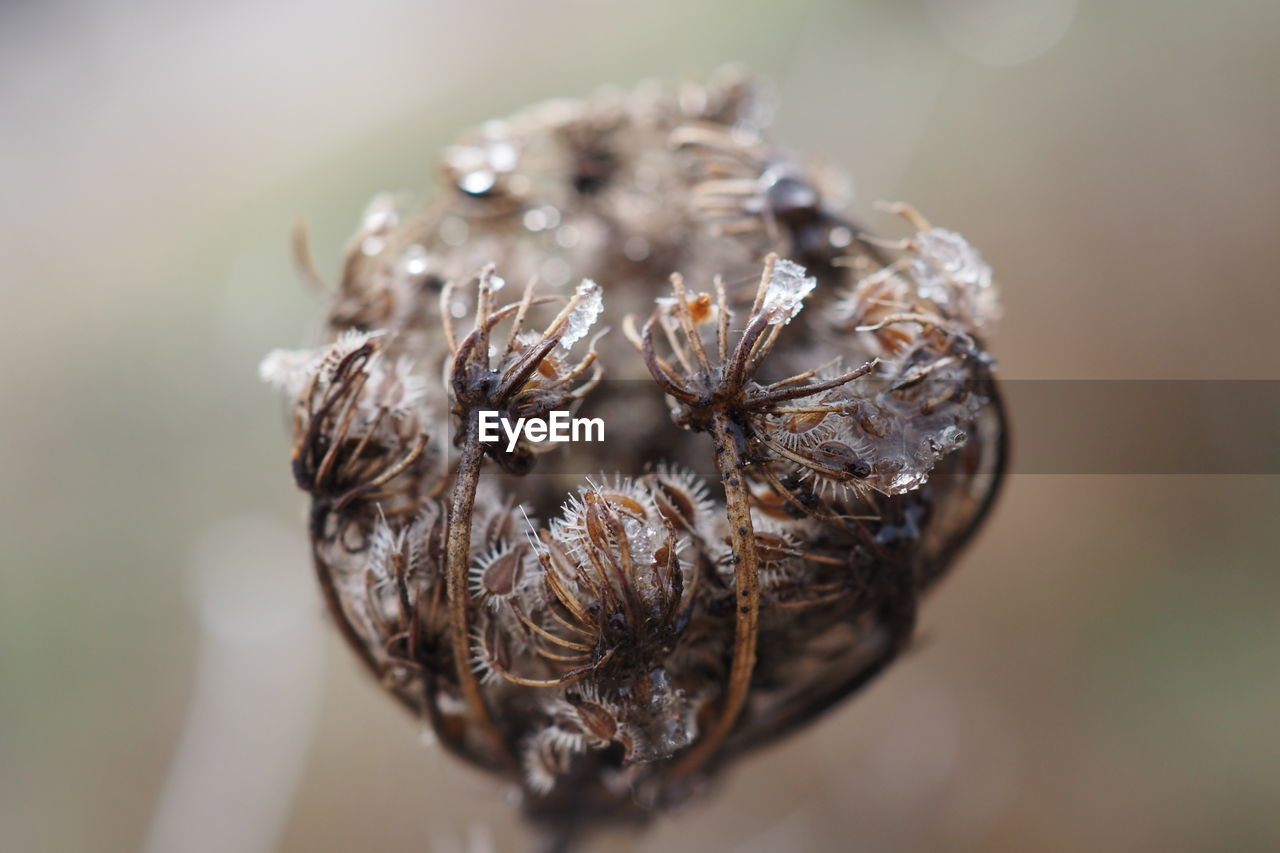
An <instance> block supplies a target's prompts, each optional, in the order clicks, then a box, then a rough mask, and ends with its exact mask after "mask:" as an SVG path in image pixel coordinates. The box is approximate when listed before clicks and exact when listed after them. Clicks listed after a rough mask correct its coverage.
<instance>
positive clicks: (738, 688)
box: [672, 412, 760, 777]
mask: <svg viewBox="0 0 1280 853" xmlns="http://www.w3.org/2000/svg"><path fill="white" fill-rule="evenodd" d="M711 437H712V440H713V441H714V442H715V459H716V467H717V468H719V470H720V480H721V482H722V483H723V485H724V496H725V510H726V514H727V516H728V519H729V530H730V544H731V545H732V548H733V561H734V566H733V577H734V587H735V590H736V596H737V601H736V607H735V611H736V613H737V621H736V623H735V628H734V637H733V664H732V665H731V667H730V669H729V680H728V684H727V685H726V686H725V693H724V701H723V705H722V707H721V709H720V715H719V717H717V718H716V721H715V723H714V724H712V726H711V728H710V729H708V731H707V733H706V734H705V735H703V736H702V737H701V738H699V739H698V742H697V743H696V744H694V746H693V748H692V749H690V750H689V751H688V752H687V753H685V754H684V756H682V757H681V759H680V760H679V761H678V762H677V763H676V765H675V767H674V768H673V771H672V772H673V773H674V774H675V775H676V776H677V777H683V776H688V775H689V774H691V773H693V772H694V771H696V770H697V769H698V768H700V767H702V766H703V765H704V764H705V763H706V762H707V761H708V760H709V759H710V758H711V756H712V755H713V754H714V753H715V750H716V748H717V747H718V746H719V745H720V744H721V742H723V741H724V739H725V737H726V736H727V735H728V734H729V732H730V731H731V730H732V729H733V725H734V723H736V722H737V720H738V715H739V714H740V713H741V711H742V706H743V705H744V704H745V703H746V699H747V691H748V689H749V688H750V687H751V674H752V672H753V670H754V669H755V665H756V638H757V636H758V634H759V622H760V557H759V554H758V553H757V551H756V538H755V530H754V527H753V525H752V523H751V507H750V504H749V503H748V499H747V486H746V483H744V482H743V480H742V470H741V469H742V457H741V455H740V454H739V453H738V446H737V443H736V436H735V428H734V427H733V425H732V424H731V423H730V422H729V419H728V418H727V417H726V416H725V414H724V413H723V412H717V413H716V414H715V415H714V416H713V418H712V421H711Z"/></svg>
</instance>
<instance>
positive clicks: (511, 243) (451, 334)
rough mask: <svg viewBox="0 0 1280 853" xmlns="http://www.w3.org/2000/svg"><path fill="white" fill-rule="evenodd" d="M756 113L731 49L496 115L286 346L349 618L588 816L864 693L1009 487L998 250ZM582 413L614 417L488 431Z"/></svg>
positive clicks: (332, 591)
mask: <svg viewBox="0 0 1280 853" xmlns="http://www.w3.org/2000/svg"><path fill="white" fill-rule="evenodd" d="M766 112H767V110H765V109H763V108H762V106H761V103H760V101H759V99H758V98H757V97H756V95H755V94H754V89H753V87H752V86H751V85H750V84H749V82H748V80H747V78H745V77H743V76H742V75H740V74H736V73H729V74H726V75H722V76H720V77H717V78H715V79H713V80H712V82H710V83H708V84H707V85H704V86H693V85H686V86H681V87H677V88H675V89H666V88H663V87H660V86H657V85H648V86H644V87H641V88H640V89H639V90H637V91H635V92H632V93H621V92H616V91H614V92H608V93H602V94H601V95H599V96H596V97H593V98H588V99H584V100H561V101H555V102H551V103H548V104H543V105H538V106H535V107H532V108H529V109H527V110H524V111H522V112H520V113H518V114H516V115H514V116H511V117H510V118H508V119H505V120H502V121H495V122H489V123H486V124H485V125H483V126H482V127H481V128H479V129H477V130H476V131H473V132H471V133H468V134H466V135H465V136H464V137H463V138H462V139H461V140H460V141H459V143H458V144H457V145H455V146H453V147H451V148H449V149H447V150H446V152H445V154H444V157H443V161H442V164H441V167H440V173H441V175H442V176H443V178H444V180H443V185H442V186H441V188H440V190H439V192H438V193H437V196H436V198H435V200H434V201H432V202H431V203H429V204H428V205H427V206H426V207H425V209H423V210H421V211H418V212H416V213H415V214H413V215H412V216H402V215H401V213H400V212H399V210H398V208H397V206H396V205H395V203H394V200H393V199H392V198H391V197H389V196H379V197H378V198H376V199H375V200H374V203H373V204H371V205H370V208H369V209H368V210H367V211H366V213H365V215H364V218H363V219H362V221H361V223H360V225H359V228H358V230H357V233H356V236H355V238H354V240H353V241H352V244H351V246H350V247H349V249H348V252H347V257H346V260H345V262H344V264H343V268H342V273H341V276H340V280H339V282H338V284H337V288H336V291H335V292H334V294H333V301H332V306H331V309H330V314H329V324H330V340H329V343H328V344H326V345H325V346H323V347H321V348H319V349H317V350H314V351H308V352H277V353H273V354H272V355H270V356H269V357H268V358H267V360H266V361H265V362H264V363H263V368H262V373H263V377H264V378H265V379H268V380H269V381H272V382H274V383H275V384H277V385H278V386H279V387H281V388H282V389H283V390H284V391H285V393H286V394H287V395H288V396H289V398H290V400H291V401H292V414H293V471H294V478H295V480H296V482H297V483H298V485H299V486H300V487H301V488H302V489H303V490H305V491H306V492H308V493H309V494H310V496H311V501H312V510H311V528H310V532H311V537H312V542H313V547H314V555H315V563H316V571H317V576H318V579H319V581H320V584H321V587H322V589H323V590H324V593H325V596H326V600H327V603H328V605H329V608H330V610H331V611H332V613H333V615H334V616H335V618H336V620H337V622H338V624H339V626H340V628H341V630H342V631H343V633H344V635H345V636H346V638H347V640H348V641H349V642H350V644H351V645H352V647H353V648H354V649H355V650H356V652H357V653H358V654H359V655H360V657H361V659H362V660H363V661H364V662H365V664H366V665H367V666H368V667H369V669H370V670H371V671H372V672H373V673H374V674H375V675H376V676H377V678H378V679H379V680H380V681H381V683H382V684H384V685H385V686H386V687H387V689H388V690H390V691H391V692H392V694H393V695H395V696H396V697H397V699H399V700H400V701H401V702H402V703H403V704H404V705H405V706H406V707H407V708H408V709H409V710H410V711H411V712H413V713H414V714H417V715H419V716H421V717H422V718H423V719H425V720H426V721H427V722H428V723H429V724H430V725H431V726H432V727H433V728H434V730H435V731H436V732H437V734H438V737H439V740H440V742H441V743H442V744H443V745H444V746H445V747H446V748H447V749H448V750H449V751H451V752H452V753H454V754H455V755H457V756H459V757H461V758H463V759H465V760H468V761H470V762H472V763H474V764H476V765H478V766H481V767H484V768H486V769H488V770H491V771H493V772H494V773H495V774H498V775H500V776H501V777H503V778H506V779H509V780H511V781H513V782H516V783H518V784H519V785H520V787H521V788H522V789H523V790H524V792H525V794H526V797H525V801H524V805H525V810H526V812H527V813H528V814H529V816H530V817H531V818H533V819H535V820H538V821H540V822H542V823H543V824H545V825H547V826H549V827H551V828H552V829H553V830H554V831H555V832H557V833H558V834H559V835H560V836H561V837H562V838H568V837H570V836H572V835H574V834H575V833H576V832H577V831H578V830H579V829H581V828H582V827H583V826H584V825H586V824H589V823H592V822H603V821H610V820H619V821H635V820H643V819H644V818H645V817H646V816H647V815H648V814H650V813H652V812H653V811H654V810H656V809H660V808H663V807H668V806H673V805H676V804H679V803H680V802H682V801H684V800H685V799H687V798H688V796H689V795H690V794H691V793H692V792H694V791H696V790H697V789H698V788H699V787H700V785H701V783H702V782H704V781H705V780H708V779H710V778H712V777H713V776H714V775H715V773H716V772H717V771H718V770H719V769H720V768H722V767H723V766H725V765H726V764H728V763H729V762H731V761H732V760H734V759H735V758H737V757H738V756H740V755H742V754H744V753H745V752H747V751H749V750H750V749H752V748H754V747H756V746H759V745H761V744H764V743H768V742H770V741H772V740H775V739H777V738H779V737H781V736H783V735H785V734H787V733H788V732H790V731H793V730H795V729H796V728H797V727H799V726H801V725H803V724H804V723H806V722H807V721H809V720H811V719H813V718H814V717H816V716H817V715H819V714H821V713H822V712H823V711H824V710H826V709H827V708H829V707H831V706H832V705H834V704H835V703H837V702H839V701H840V700H842V699H843V698H845V697H847V696H848V695H850V694H851V693H853V692H855V691H857V690H858V689H859V688H860V687H861V686H863V685H864V684H866V683H867V682H868V681H869V680H871V679H872V678H873V677H874V676H875V675H876V674H877V673H878V672H880V671H882V670H883V669H884V668H885V667H886V666H887V665H889V664H890V663H891V662H892V661H893V660H894V658H895V657H896V656H897V655H898V654H899V653H900V652H901V651H902V649H903V648H905V647H906V645H907V644H908V643H909V641H910V638H911V635H912V632H913V629H914V625H915V616H916V609H917V604H918V601H919V599H920V596H921V595H922V594H923V593H924V591H925V590H926V589H927V588H928V587H929V586H930V584H931V583H932V582H933V581H934V580H935V579H936V578H937V577H938V576H939V575H941V574H942V573H943V572H944V571H945V570H946V569H947V567H948V566H949V565H950V564H951V563H952V561H953V560H954V558H955V556H956V554H957V553H958V552H959V550H960V549H961V548H962V547H963V546H964V544H965V543H966V542H967V541H968V539H969V538H970V537H971V536H972V534H973V532H974V531H975V530H976V529H977V527H978V525H979V524H980V523H981V521H982V519H983V517H984V516H985V514H986V513H987V511H988V509H989V508H990V506H991V502H992V500H993V497H994V495H995V493H996V490H997V486H998V482H999V476H1000V469H1001V464H1002V459H1003V455H1002V454H1003V443H1004V421H1003V413H1002V410H1001V407H1000V402H999V397H998V395H997V392H996V389H995V387H994V386H993V384H992V383H991V382H990V381H989V380H990V376H991V369H992V362H991V359H990V358H989V357H988V356H987V355H986V353H985V350H984V348H983V342H982V339H981V338H980V336H979V335H980V333H981V332H982V331H984V330H985V329H986V328H987V327H988V325H989V324H990V322H991V321H992V320H993V319H994V318H995V316H996V314H997V313H998V301H997V297H996V291H995V288H994V285H993V284H992V277H991V271H990V268H989V267H988V266H987V265H986V264H985V262H984V261H983V260H982V259H981V257H980V256H979V255H978V253H977V252H976V251H975V250H974V249H973V248H972V247H971V246H969V244H968V243H967V242H966V241H965V240H964V239H963V238H962V237H960V236H959V235H958V234H956V233H955V232H953V231H948V230H944V229H940V228H935V227H933V226H931V225H930V224H929V223H927V222H926V221H925V220H924V219H923V218H922V217H920V216H919V214H917V213H915V211H913V210H911V209H910V208H907V207H905V206H897V207H894V208H893V210H895V211H896V212H898V213H899V214H901V215H902V217H903V218H904V220H905V221H906V222H907V223H908V225H909V226H910V227H911V229H912V233H911V234H910V235H909V236H907V237H906V238H905V239H902V240H898V241H888V240H883V239H880V238H877V237H874V236H872V235H869V234H867V233H865V232H864V231H863V230H862V229H861V228H859V227H858V226H857V224H856V223H855V222H854V221H853V220H852V219H851V218H850V217H849V216H848V214H847V213H845V212H844V210H843V209H842V201H841V193H839V192H837V191H835V190H833V189H832V187H834V186H837V185H838V181H836V180H834V179H833V178H832V177H831V172H830V170H828V169H826V168H824V167H822V166H820V165H814V164H811V163H801V162H799V161H798V160H796V159H795V158H794V157H791V156H790V155H788V154H786V153H785V152H781V151H779V150H777V149H774V148H772V147H770V146H769V145H768V144H767V143H766V142H765V141H764V137H763V120H762V117H763V116H764V115H765V114H766ZM297 246H298V248H299V255H300V259H301V260H302V262H303V265H304V270H306V271H307V274H308V275H309V276H311V277H316V273H315V272H314V270H313V268H312V267H311V266H310V263H309V261H308V260H307V259H306V251H305V249H306V244H305V239H302V238H299V240H298V243H297ZM673 271H674V273H673ZM507 279H510V280H512V281H520V282H524V283H526V285H525V287H524V288H523V290H522V291H520V294H519V295H518V296H514V297H512V298H511V299H510V300H509V301H504V300H503V298H502V293H503V290H504V285H505V282H506V280H507ZM686 281H688V282H694V283H696V286H694V287H687V286H686ZM606 323H607V324H608V326H612V327H614V328H620V330H621V332H622V334H612V335H610V334H606V332H607V328H608V327H607V326H606V325H605V324H606ZM610 380H611V381H610ZM556 411H570V412H575V413H576V412H579V411H582V412H587V413H590V414H592V415H598V416H599V417H600V418H601V419H602V420H603V421H604V423H605V424H606V436H605V441H604V442H603V443H579V444H572V445H569V446H564V445H558V444H553V443H550V442H543V441H539V440H536V439H535V438H530V436H529V434H521V435H518V436H516V437H515V438H513V440H512V441H510V442H506V441H503V442H498V443H492V442H486V441H483V440H482V437H481V428H480V422H481V418H482V415H484V414H485V413H497V414H498V415H500V416H501V417H503V418H506V419H511V420H513V421H515V420H519V419H521V418H524V419H537V418H541V417H545V416H548V415H549V414H550V413H552V412H556ZM708 451H709V452H708ZM708 463H709V464H708ZM534 472H536V474H537V476H530V474H531V473H534ZM588 472H603V473H600V474H589V473H588ZM538 517H541V518H544V519H546V518H550V519H552V520H551V521H550V523H548V524H541V523H539V522H538V521H537V518H538Z"/></svg>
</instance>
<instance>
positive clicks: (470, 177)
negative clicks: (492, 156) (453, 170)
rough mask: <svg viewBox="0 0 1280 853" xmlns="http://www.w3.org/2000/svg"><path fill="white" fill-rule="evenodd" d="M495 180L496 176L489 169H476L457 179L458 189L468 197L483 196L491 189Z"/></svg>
mask: <svg viewBox="0 0 1280 853" xmlns="http://www.w3.org/2000/svg"><path fill="white" fill-rule="evenodd" d="M496 180H497V175H495V174H494V173H493V172H492V171H490V170H489V169H476V170H475V171H474V172H467V173H466V174H465V175H463V176H462V177H461V178H459V179H458V188H459V189H461V190H462V191H463V192H464V193H467V194H469V195H484V194H485V193H487V192H488V191H489V190H491V189H493V185H494V182H495V181H496Z"/></svg>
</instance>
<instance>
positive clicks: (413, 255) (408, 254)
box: [400, 243, 431, 275]
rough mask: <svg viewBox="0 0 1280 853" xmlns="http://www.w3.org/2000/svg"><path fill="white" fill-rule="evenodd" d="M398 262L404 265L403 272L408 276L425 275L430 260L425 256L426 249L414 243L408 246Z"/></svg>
mask: <svg viewBox="0 0 1280 853" xmlns="http://www.w3.org/2000/svg"><path fill="white" fill-rule="evenodd" d="M400 260H401V263H402V264H403V265H404V271H405V272H407V273H408V274H409V275H424V274H426V272H427V268H428V267H429V266H430V262H431V258H430V256H429V255H428V254H427V248H426V247H425V246H423V245H422V244H421V243H414V244H412V245H410V246H408V247H407V248H406V249H405V250H404V255H403V256H402V257H401V259H400Z"/></svg>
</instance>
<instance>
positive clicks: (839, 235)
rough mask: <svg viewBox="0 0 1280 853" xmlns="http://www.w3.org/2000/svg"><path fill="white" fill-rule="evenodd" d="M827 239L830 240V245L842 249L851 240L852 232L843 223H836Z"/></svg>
mask: <svg viewBox="0 0 1280 853" xmlns="http://www.w3.org/2000/svg"><path fill="white" fill-rule="evenodd" d="M827 239H828V240H830V241H831V245H832V246H834V247H835V248H837V249H843V248H845V247H847V246H848V245H849V244H850V243H852V242H853V232H852V231H851V230H849V229H848V228H846V227H845V226H843V225H837V226H836V227H835V228H832V229H831V233H830V234H829V235H827Z"/></svg>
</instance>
